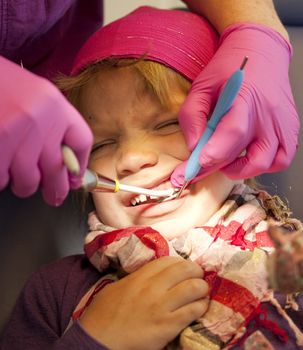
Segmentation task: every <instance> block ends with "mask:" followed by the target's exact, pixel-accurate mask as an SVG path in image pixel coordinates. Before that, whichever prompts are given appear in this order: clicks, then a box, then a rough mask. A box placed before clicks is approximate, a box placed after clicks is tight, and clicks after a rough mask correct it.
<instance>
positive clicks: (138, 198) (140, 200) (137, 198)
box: [124, 180, 177, 207]
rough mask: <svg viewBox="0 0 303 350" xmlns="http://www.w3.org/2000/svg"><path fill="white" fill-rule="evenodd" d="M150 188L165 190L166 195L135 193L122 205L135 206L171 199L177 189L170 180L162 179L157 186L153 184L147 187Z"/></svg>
mask: <svg viewBox="0 0 303 350" xmlns="http://www.w3.org/2000/svg"><path fill="white" fill-rule="evenodd" d="M148 189H150V190H154V191H155V192H156V191H161V190H162V191H163V190H164V191H163V192H167V195H166V197H159V196H153V195H147V194H137V195H134V194H133V195H131V196H129V197H128V198H126V200H124V202H126V203H125V204H124V205H126V206H128V207H135V206H139V205H143V204H152V203H155V204H156V203H161V202H163V201H166V200H170V199H173V198H174V197H173V194H174V193H175V191H176V190H177V189H176V188H173V187H172V185H171V183H170V181H167V180H166V181H164V182H162V183H160V184H158V185H157V186H154V187H152V188H148Z"/></svg>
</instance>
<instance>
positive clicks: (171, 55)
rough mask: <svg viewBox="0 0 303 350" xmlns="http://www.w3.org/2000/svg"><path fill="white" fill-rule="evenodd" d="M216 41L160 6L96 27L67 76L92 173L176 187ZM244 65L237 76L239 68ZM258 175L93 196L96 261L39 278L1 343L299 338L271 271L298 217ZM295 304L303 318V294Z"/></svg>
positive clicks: (193, 343) (34, 345)
mask: <svg viewBox="0 0 303 350" xmlns="http://www.w3.org/2000/svg"><path fill="white" fill-rule="evenodd" d="M217 45H218V38H217V34H216V33H215V32H214V30H213V29H212V27H211V26H210V25H209V23H208V22H207V21H205V20H204V19H203V18H201V17H199V16H197V15H195V14H192V13H189V12H183V11H177V10H157V9H153V8H150V7H142V8H139V9H138V10H136V11H134V12H132V13H131V14H129V15H128V16H126V17H124V18H122V19H120V20H118V21H115V22H113V23H111V24H109V25H108V26H105V27H104V28H102V29H100V30H99V31H97V32H96V33H95V34H94V35H92V37H91V38H90V39H89V40H88V42H87V43H86V44H85V45H84V47H83V48H82V49H81V50H80V52H79V54H78V57H77V59H76V61H75V63H74V68H73V71H72V74H71V76H70V77H64V78H61V79H60V81H59V85H60V86H61V88H62V90H63V91H64V93H65V94H66V95H67V96H68V98H69V99H70V101H71V102H72V103H73V104H74V105H75V106H76V107H77V108H78V109H79V111H80V112H81V114H82V115H83V117H84V118H85V120H86V121H87V123H88V124H89V126H90V127H91V129H92V131H93V134H94V145H93V148H92V151H91V156H90V163H89V167H90V168H91V169H92V170H95V171H96V172H98V173H100V174H102V175H105V176H107V177H110V178H118V179H119V180H120V181H121V182H123V183H125V184H130V185H136V186H141V187H145V188H153V189H167V188H171V187H172V184H171V182H170V175H171V174H172V172H173V170H174V169H175V168H176V166H178V165H180V164H181V163H182V162H183V161H185V160H186V159H187V158H188V157H189V155H190V152H189V150H188V148H187V146H186V143H185V140H184V137H183V134H182V132H181V128H180V126H179V124H178V112H179V109H180V106H181V104H182V102H183V101H184V99H185V97H186V95H187V93H188V91H189V89H190V84H191V82H192V81H193V80H194V78H195V77H196V76H197V74H198V73H199V72H200V71H201V70H202V69H203V67H204V66H205V65H207V63H208V62H209V60H210V59H211V57H212V56H213V55H214V54H215V51H216V48H217ZM234 64H235V70H236V69H237V68H238V67H239V65H240V64H241V62H235V63H234ZM230 137H234V135H230ZM247 183H248V181H245V183H244V181H233V180H231V179H229V178H227V177H226V176H224V175H223V174H222V173H221V172H219V171H217V172H213V173H211V174H208V175H207V176H204V177H203V178H200V179H199V181H196V182H194V183H192V184H190V186H189V187H188V188H187V189H186V190H185V191H184V192H183V194H182V196H181V197H180V198H178V199H174V200H170V201H166V202H162V203H159V202H156V201H154V200H150V199H149V198H147V197H146V196H137V195H134V194H129V193H123V192H119V193H102V192H99V193H93V194H92V198H93V202H94V206H95V210H94V211H93V212H92V213H90V215H89V221H88V222H89V227H90V232H89V233H88V235H87V237H86V241H85V256H82V255H78V256H72V257H67V258H65V259H62V260H60V261H58V262H55V263H53V264H50V265H48V266H46V267H42V268H41V269H40V270H39V271H38V272H37V273H36V274H34V275H33V276H32V277H31V279H30V280H29V282H28V283H27V285H26V286H25V288H24V290H23V292H22V294H21V296H20V298H19V300H18V302H17V305H16V307H15V310H14V313H13V315H12V318H11V321H10V322H9V324H8V327H7V330H6V333H5V335H4V338H3V345H2V349H10V350H15V349H23V348H26V349H27V348H28V349H33V350H35V349H43V348H45V349H50V348H52V349H78V348H79V349H96V350H97V349H99V350H100V349H105V348H110V349H119V350H120V349H132V350H134V349H140V350H145V349H146V350H149V349H151V350H152V349H163V348H171V349H178V348H184V349H205V350H206V349H207V350H209V349H223V348H225V349H228V348H233V349H242V348H245V349H257V348H258V349H259V348H260V346H261V344H263V349H272V348H273V347H274V348H275V349H278V348H281V349H282V348H283V349H294V348H295V346H296V345H295V344H296V343H297V344H299V345H302V343H301V342H302V334H301V332H300V329H299V328H298V327H297V326H296V324H295V323H294V322H293V321H292V320H291V319H290V318H289V317H288V315H287V314H286V312H285V311H284V310H283V308H282V306H281V305H284V304H285V298H284V297H283V296H282V295H279V296H276V297H277V298H278V300H277V299H276V297H274V296H273V292H272V291H271V289H270V288H269V286H268V283H267V280H268V278H267V268H266V264H267V260H268V254H270V253H271V252H272V250H273V244H272V241H271V240H270V238H269V237H268V234H267V229H268V222H269V220H271V223H272V225H273V226H284V227H285V228H287V229H288V231H291V230H294V229H298V228H299V226H300V224H299V223H298V222H297V221H295V220H292V221H290V220H289V219H288V216H287V215H285V216H283V215H282V214H285V213H286V212H285V211H283V208H282V209H281V208H280V207H279V202H278V201H276V200H275V198H272V197H270V196H269V195H268V194H267V193H265V192H262V191H258V190H256V189H253V188H251V187H249V186H248V185H247ZM286 214H287V213H286ZM296 302H297V303H298V304H295V301H294V300H293V304H292V305H297V306H298V308H297V310H296V311H292V316H293V318H294V319H297V320H298V319H299V317H301V316H302V311H301V309H300V307H299V306H301V304H302V298H301V297H300V296H298V297H297V300H296ZM280 303H281V304H280ZM281 315H282V316H284V317H281ZM261 316H262V317H261ZM301 326H302V325H301Z"/></svg>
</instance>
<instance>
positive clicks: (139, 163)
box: [116, 144, 159, 176]
mask: <svg viewBox="0 0 303 350" xmlns="http://www.w3.org/2000/svg"><path fill="white" fill-rule="evenodd" d="M121 148H122V149H121V150H120V154H119V156H118V158H117V165H116V169H117V174H118V175H120V176H127V175H130V174H132V173H137V172H139V171H140V170H142V169H144V168H147V167H152V166H154V165H156V164H157V163H158V159H159V157H158V153H157V152H156V150H155V149H152V148H151V147H144V146H143V145H138V144H133V145H127V146H126V145H125V146H123V147H121Z"/></svg>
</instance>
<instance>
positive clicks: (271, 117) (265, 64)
mask: <svg viewBox="0 0 303 350" xmlns="http://www.w3.org/2000/svg"><path fill="white" fill-rule="evenodd" d="M291 55H292V49H291V46H290V44H289V43H288V42H287V41H286V40H285V39H284V38H283V37H282V36H281V35H280V34H279V33H278V32H276V31H274V30H272V29H270V28H268V27H265V26H261V25H255V24H251V23H241V24H235V25H232V26H230V27H228V28H227V29H226V30H225V31H224V32H223V33H222V36H221V39H220V46H219V49H218V51H217V52H216V54H215V55H214V57H213V58H212V60H211V61H210V62H209V64H208V65H207V66H206V67H205V69H204V70H203V71H202V72H201V73H200V75H199V76H198V77H197V78H196V79H195V81H194V82H193V85H192V88H191V90H190V93H189V95H188V97H187V98H186V100H185V102H184V104H183V106H182V107H181V110H180V113H179V121H180V125H181V128H182V130H183V132H184V134H185V138H186V141H187V144H188V147H189V148H190V150H193V148H194V146H195V145H196V144H197V142H198V140H199V138H200V136H201V135H202V133H203V131H204V129H205V126H206V123H207V118H208V117H209V116H210V114H211V111H212V109H213V108H214V106H215V104H216V101H217V99H218V95H219V93H220V91H221V90H222V88H223V86H224V84H225V82H226V81H227V80H228V78H229V77H230V76H231V74H232V73H233V72H234V71H235V70H237V69H239V68H240V65H241V63H242V61H243V59H244V57H245V56H248V62H247V64H246V66H245V69H244V83H243V85H242V87H241V90H240V92H239V94H238V96H237V97H236V99H235V101H234V104H233V106H232V107H231V109H230V110H229V112H228V113H227V114H226V115H225V116H224V117H223V119H222V120H221V122H220V123H219V125H218V127H217V129H216V131H215V132H214V134H213V136H212V137H211V138H210V140H209V141H208V143H207V144H206V145H205V146H204V148H202V151H201V154H200V159H199V161H200V164H201V166H202V167H203V168H204V170H202V171H201V172H200V173H199V175H198V176H197V178H196V179H195V180H198V179H200V178H201V177H203V176H206V175H207V174H209V173H210V172H212V171H215V170H217V169H221V171H222V172H223V173H225V174H226V175H227V176H228V177H230V178H232V179H242V178H249V177H252V176H256V175H260V174H261V173H264V172H274V171H278V170H282V169H284V168H286V167H287V166H288V165H289V164H290V162H291V160H292V159H293V156H294V154H295V151H296V147H297V142H298V133H299V119H298V115H297V111H296V107H295V104H294V100H293V95H292V92H291V88H290V83H289V77H288V68H289V62H290V58H291ZM243 151H244V152H243ZM242 152H243V153H242ZM241 153H242V156H241V157H240V154H241ZM184 168H185V163H183V164H181V165H180V166H179V167H177V168H176V169H175V171H174V173H173V174H172V177H171V181H172V183H173V184H174V185H175V186H180V185H182V184H183V182H184V176H183V175H184Z"/></svg>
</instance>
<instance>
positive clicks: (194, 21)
mask: <svg viewBox="0 0 303 350" xmlns="http://www.w3.org/2000/svg"><path fill="white" fill-rule="evenodd" d="M217 46H218V36H217V33H216V32H215V30H214V29H213V28H212V26H211V25H210V24H209V23H208V21H207V20H206V19H204V18H202V17H200V16H198V15H196V14H194V13H191V12H187V11H182V10H161V9H156V8H152V7H149V6H143V7H140V8H138V9H137V10H135V11H133V12H131V13H130V14H128V15H127V16H125V17H123V18H121V19H118V20H116V21H114V22H112V23H110V24H108V25H106V26H104V27H103V28H101V29H99V30H98V31H96V32H95V33H94V34H93V35H92V36H91V37H90V38H89V39H88V40H87V42H86V43H85V44H84V46H83V47H82V48H81V50H80V51H79V53H78V55H77V57H76V60H75V62H74V65H73V69H72V72H71V74H72V75H76V74H77V73H79V72H80V71H82V70H83V69H84V68H86V67H87V66H88V65H90V64H93V63H96V62H98V61H101V60H104V59H106V58H110V57H113V58H140V57H142V56H144V59H147V60H151V61H156V62H159V63H161V64H164V65H166V66H168V67H170V68H172V69H173V70H175V71H177V72H179V73H180V74H182V75H183V76H185V77H186V78H188V79H189V80H191V81H192V80H194V79H195V77H196V76H197V75H198V74H199V73H200V72H201V70H202V69H203V68H204V66H205V65H206V64H207V63H208V62H209V61H210V59H211V58H212V56H213V55H214V53H215V51H216V49H217Z"/></svg>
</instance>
